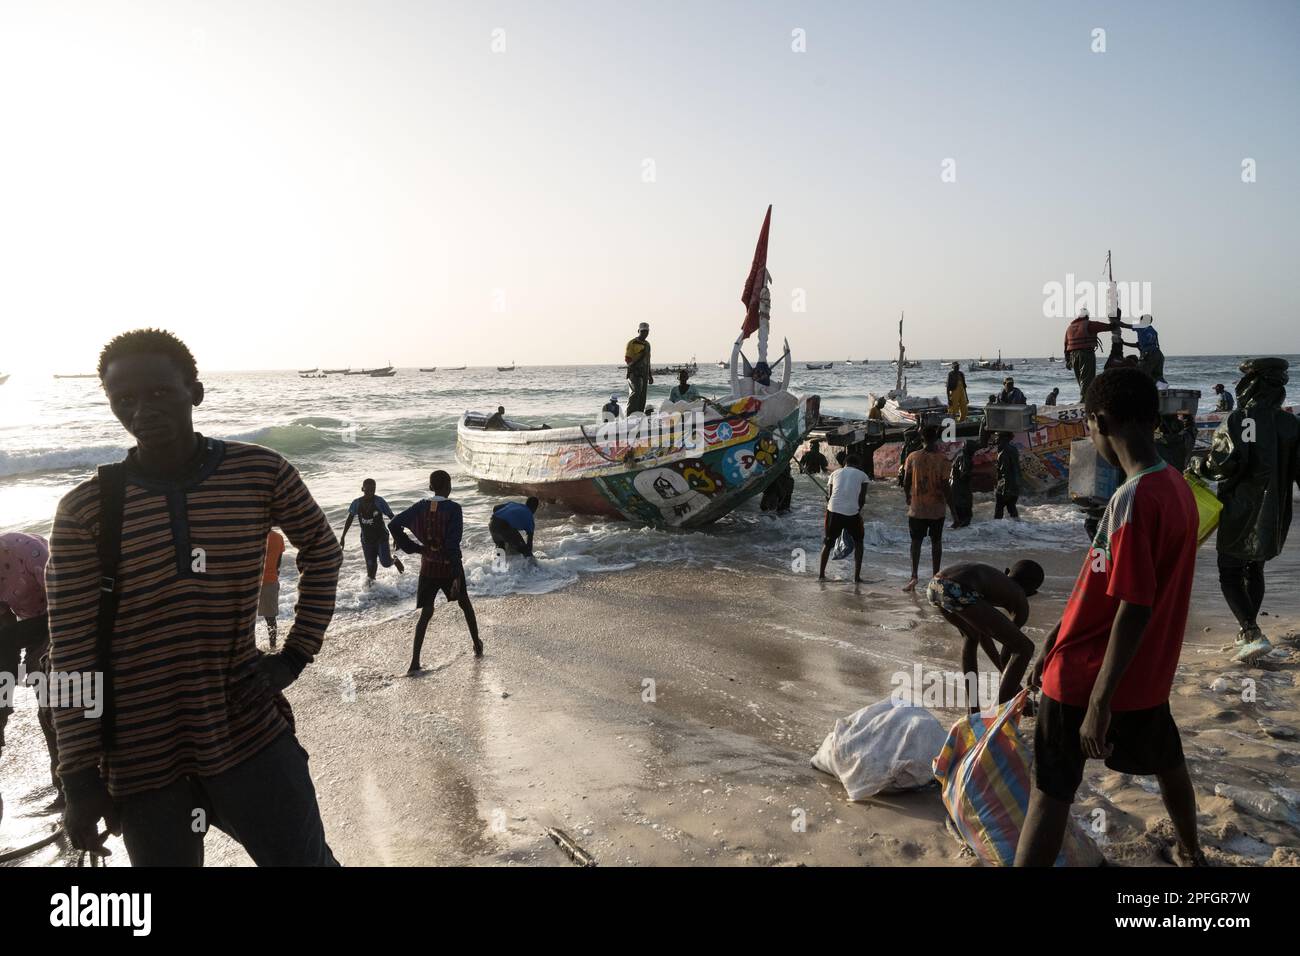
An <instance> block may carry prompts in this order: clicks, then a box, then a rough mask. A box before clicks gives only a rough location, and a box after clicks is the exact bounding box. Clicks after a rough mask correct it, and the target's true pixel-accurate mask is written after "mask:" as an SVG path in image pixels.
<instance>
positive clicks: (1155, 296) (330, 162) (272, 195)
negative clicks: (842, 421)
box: [0, 0, 1300, 372]
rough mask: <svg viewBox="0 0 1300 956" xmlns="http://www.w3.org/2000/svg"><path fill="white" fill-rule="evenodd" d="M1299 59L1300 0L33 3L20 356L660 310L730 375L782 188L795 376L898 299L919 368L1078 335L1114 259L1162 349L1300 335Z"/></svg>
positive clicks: (4, 354) (18, 359)
mask: <svg viewBox="0 0 1300 956" xmlns="http://www.w3.org/2000/svg"><path fill="white" fill-rule="evenodd" d="M1098 28H1100V29H1103V30H1105V36H1104V42H1105V52H1094V47H1095V46H1097V45H1098V40H1097V39H1096V38H1095V36H1094V30H1096V29H1098ZM800 46H802V47H803V48H804V49H803V51H802V52H799V51H798V49H797V48H798V47H800ZM1297 48H1300V4H1297V3H1295V2H1292V0H1284V2H1240V3H1217V4H1203V3H1186V2H1177V3H1174V2H1170V3H1142V4H1131V3H1113V4H1112V3H1056V2H1051V3H1049V2H1043V3H1009V2H1008V3H997V2H989V3H969V2H953V3H920V2H918V3H904V2H901V0H897V2H892V3H849V2H843V3H831V2H818V3H795V2H787V3H729V2H717V0H711V2H707V3H704V2H690V3H688V2H681V3H673V2H667V0H655V2H592V3H577V2H551V3H542V2H530V3H478V2H473V3H471V2H469V0H465V2H461V3H432V2H374V0H368V2H361V0H355V2H322V0H302V2H275V0H262V2H247V3H244V2H234V0H227V2H220V3H215V2H214V3H198V2H177V0H168V2H166V3H142V2H135V3H125V2H120V3H119V2H110V0H86V2H80V3H72V2H64V3H60V2H36V0H29V2H24V3H19V2H14V0H0V316H2V317H3V319H2V320H3V325H4V339H3V345H2V346H0V348H2V351H0V372H4V371H8V372H22V371H42V372H44V371H48V370H59V371H87V370H90V369H91V368H92V366H93V362H94V358H95V356H96V354H97V352H98V349H99V347H100V346H101V345H102V344H103V342H104V341H105V340H106V339H107V338H108V337H109V336H111V335H112V334H114V333H116V332H119V331H122V330H124V329H127V328H131V327H135V326H139V325H146V324H156V325H161V326H163V327H166V328H170V329H172V330H174V331H176V332H177V333H178V334H180V335H181V336H182V337H183V338H185V339H186V340H187V341H188V342H189V343H190V345H191V347H192V348H193V350H194V351H195V353H196V355H197V356H198V359H199V364H200V368H207V369H214V370H215V369H234V368H292V367H307V366H314V365H321V366H334V365H340V366H345V365H352V366H362V365H379V364H385V363H387V362H389V361H391V362H393V363H396V364H399V365H416V364H429V365H460V364H462V363H468V364H471V365H474V364H494V363H508V362H510V361H511V360H515V361H518V362H519V363H520V364H568V363H589V362H592V363H605V362H609V363H618V362H620V361H621V359H622V348H623V344H624V343H625V342H626V340H627V339H628V338H629V337H630V336H631V335H632V334H633V333H634V331H635V327H636V324H637V322H639V321H641V320H647V321H649V322H650V323H651V326H652V334H651V340H652V342H653V344H654V347H655V354H656V357H657V358H659V359H662V360H665V361H668V360H674V359H680V358H687V357H689V356H691V355H696V356H698V357H699V359H700V360H701V361H713V360H716V359H718V358H720V357H722V356H723V355H724V354H726V353H727V352H728V351H729V347H730V343H731V342H732V341H733V340H734V338H735V335H736V332H737V330H738V328H739V326H740V322H741V319H742V316H743V311H744V310H743V307H742V306H741V304H740V302H739V301H738V298H739V293H740V289H741V286H742V284H743V282H744V279H745V276H746V273H747V272H748V268H749V261H750V257H751V255H752V252H753V245H754V240H755V238H756V234H757V231H758V227H759V224H760V222H761V219H762V215H763V212H764V209H765V208H766V206H767V204H768V203H769V202H770V203H772V204H773V205H774V207H775V208H774V211H773V218H772V240H771V251H770V258H769V268H770V269H771V272H772V274H773V277H774V286H773V303H774V306H773V333H774V339H776V340H777V341H779V340H780V338H781V337H783V336H788V337H789V339H790V342H791V347H792V350H793V352H794V354H795V357H796V360H799V359H804V358H836V359H842V358H844V357H846V356H852V357H854V358H860V357H864V356H869V357H871V358H872V359H876V358H885V357H888V356H889V355H890V354H892V351H893V349H894V331H895V328H896V323H897V318H898V314H899V312H900V311H901V310H906V313H907V316H908V344H909V349H910V352H911V353H912V354H913V355H915V356H918V357H950V356H957V355H960V356H963V357H964V356H970V355H977V354H984V355H991V354H993V353H995V352H996V351H997V350H998V349H999V348H1001V349H1003V350H1005V351H1006V352H1007V354H1008V355H1011V354H1015V355H1046V354H1049V353H1056V354H1059V353H1060V346H1061V338H1062V335H1061V332H1062V326H1063V322H1062V321H1060V320H1058V319H1049V318H1045V317H1044V315H1043V310H1044V293H1043V288H1044V285H1045V284H1046V283H1050V282H1060V283H1062V284H1064V283H1065V282H1066V277H1067V274H1070V273H1073V274H1074V275H1075V276H1076V277H1077V280H1079V281H1085V280H1086V281H1095V280H1098V279H1100V272H1101V267H1102V262H1103V260H1104V258H1105V254H1106V250H1107V249H1108V248H1110V249H1113V250H1114V256H1115V264H1116V269H1117V276H1116V277H1117V278H1121V279H1124V280H1133V281H1140V282H1149V283H1150V289H1151V301H1150V304H1149V311H1151V312H1152V313H1153V314H1154V315H1155V318H1156V322H1157V327H1158V328H1159V329H1160V332H1161V338H1162V342H1163V344H1164V346H1165V350H1166V351H1167V352H1169V353H1171V354H1190V353H1207V352H1245V351H1279V352H1300V322H1297V319H1296V308H1295V303H1296V299H1297V295H1296V291H1297V283H1298V282H1300V279H1298V278H1297V277H1298V276H1300V269H1297V265H1296V259H1297V253H1298V251H1300V250H1298V247H1300V244H1298V243H1297V230H1298V226H1297V223H1300V134H1298V132H1297V127H1298V124H1300V65H1298V63H1300V57H1297V54H1296V51H1297ZM948 160H952V161H954V162H953V163H949V164H946V161H948ZM1244 160H1253V161H1254V170H1255V177H1256V181H1255V182H1251V183H1246V182H1243V181H1242V179H1243V161H1244ZM945 170H947V171H948V172H949V173H951V172H954V171H955V181H953V182H945V181H944V178H945V177H944V173H945ZM949 178H951V176H950V177H949ZM800 290H801V291H800ZM800 296H801V297H802V302H803V303H804V306H805V308H804V310H803V311H798V310H797V306H798V304H799V299H800Z"/></svg>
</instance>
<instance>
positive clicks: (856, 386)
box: [0, 356, 1295, 619]
mask: <svg viewBox="0 0 1300 956" xmlns="http://www.w3.org/2000/svg"><path fill="white" fill-rule="evenodd" d="M859 358H860V357H859ZM1243 358H1244V356H1210V357H1177V358H1169V359H1168V360H1167V362H1166V377H1167V378H1168V379H1169V381H1170V384H1171V385H1172V386H1174V387H1180V388H1198V389H1200V390H1201V392H1202V396H1201V404H1202V407H1203V408H1204V409H1207V410H1208V409H1210V408H1212V407H1213V405H1214V400H1215V399H1214V396H1213V394H1212V392H1211V391H1210V389H1211V386H1212V385H1213V384H1214V383H1215V382H1223V383H1225V384H1227V385H1228V386H1229V387H1232V385H1233V384H1234V383H1235V382H1236V379H1237V377H1238V374H1237V371H1236V369H1237V365H1238V364H1239V363H1240V362H1241V361H1242V359H1243ZM805 361H807V362H821V361H832V359H805V360H801V361H798V362H796V364H795V370H794V373H793V378H792V386H791V387H792V388H793V389H794V390H795V391H797V392H799V393H810V394H818V395H820V396H821V397H822V408H823V410H825V411H843V412H848V413H852V414H857V415H860V416H865V414H866V410H867V407H868V399H867V396H868V394H869V393H871V392H877V393H880V392H883V391H884V390H886V389H888V388H892V387H893V384H894V370H893V367H892V366H890V365H889V364H888V362H887V360H873V361H871V362H870V363H869V364H867V365H866V366H863V365H861V364H854V365H845V364H844V363H843V360H842V359H834V361H835V367H834V368H833V369H830V370H823V371H809V370H807V369H805V368H804V363H805ZM960 361H961V363H962V368H963V369H965V367H966V365H967V363H968V362H969V361H970V360H969V358H962V359H960ZM1015 361H1016V368H1015V371H1014V372H1013V373H1011V374H1013V375H1014V377H1015V379H1016V384H1017V385H1019V386H1020V388H1022V389H1023V390H1024V392H1025V394H1026V395H1027V397H1028V398H1029V400H1030V401H1031V402H1041V401H1042V400H1043V398H1044V397H1045V396H1046V394H1047V392H1048V391H1049V390H1050V389H1051V388H1052V387H1053V386H1060V388H1061V392H1062V396H1061V397H1062V400H1063V401H1070V400H1073V399H1074V398H1075V396H1076V394H1077V390H1076V386H1075V384H1074V380H1073V377H1072V376H1071V374H1070V373H1069V371H1068V370H1067V369H1065V368H1064V366H1063V365H1062V364H1061V363H1060V362H1057V363H1054V364H1053V363H1049V362H1048V361H1047V360H1046V359H1043V358H1037V359H1027V360H1021V359H1016V360H1015ZM1294 361H1295V360H1294V359H1293V363H1294ZM1022 362H1023V363H1024V364H1021V363H1022ZM946 375H947V366H946V365H943V364H941V363H940V362H939V361H935V360H926V361H924V363H923V365H922V367H921V368H919V369H911V370H909V371H908V387H909V391H910V392H911V394H913V395H942V394H943V390H944V381H945V378H946ZM1002 377H1003V373H999V372H969V371H968V372H967V373H966V378H967V384H968V388H969V391H970V395H971V401H972V403H973V404H982V403H983V401H984V400H985V399H986V397H987V393H992V392H996V391H997V390H998V389H999V388H1000V387H1001V381H1002ZM201 378H202V380H203V382H204V385H205V387H206V397H205V399H204V402H203V404H202V405H201V406H200V407H199V408H197V409H196V410H195V423H196V427H197V428H198V429H199V430H200V431H201V432H203V433H204V434H206V435H211V436H214V437H218V438H228V439H237V440H240V441H249V442H256V443H258V444H262V445H266V446H269V447H271V448H274V449H275V450H277V451H279V452H280V453H282V454H283V455H285V456H286V457H287V458H289V459H290V460H291V461H292V462H293V463H294V464H295V465H296V466H297V467H298V469H299V471H300V472H301V473H302V475H303V477H304V478H305V480H306V481H307V483H308V485H309V486H310V488H311V490H312V493H313V494H314V495H315V497H316V499H317V501H319V502H320V504H321V506H322V507H323V508H324V509H325V512H326V514H327V515H328V516H329V518H330V520H331V522H332V523H333V525H334V527H335V528H336V530H341V529H342V526H343V521H344V518H345V516H346V512H347V505H348V503H349V502H350V501H351V500H352V499H353V498H354V497H356V496H357V495H359V494H360V486H361V481H362V479H364V478H374V479H375V480H376V482H377V483H378V485H379V494H380V495H382V496H383V497H385V498H386V499H387V500H388V502H389V504H390V505H392V507H393V509H394V510H395V511H397V510H400V509H401V508H403V507H405V506H406V505H408V504H410V503H412V502H413V501H415V500H417V499H418V498H419V497H421V496H422V495H423V494H425V493H426V489H427V482H428V475H429V472H430V471H431V470H433V469H435V468H443V469H446V470H448V471H449V472H451V474H452V477H453V492H452V494H453V497H455V498H456V499H458V500H459V501H461V503H462V505H463V506H464V507H465V511H466V540H465V558H466V561H465V564H466V570H467V573H468V575H469V580H470V587H471V592H472V593H474V594H489V595H491V594H505V593H512V592H516V593H520V592H521V593H542V592H546V591H551V590H555V589H556V588H559V587H563V586H565V585H567V584H569V583H572V582H573V581H575V580H577V577H578V575H579V574H582V573H596V572H606V573H616V572H618V571H619V570H622V569H626V568H629V567H632V566H635V565H636V564H639V563H647V562H660V563H672V564H685V565H689V566H698V567H701V568H716V569H722V570H726V571H732V572H743V571H745V570H747V569H749V568H752V567H754V566H755V565H758V566H761V567H764V568H769V569H778V568H788V567H789V566H790V565H791V562H792V561H793V560H795V557H796V555H795V551H796V549H805V550H806V551H807V553H808V560H809V561H810V562H813V563H814V565H813V566H814V567H815V560H816V549H817V548H818V547H819V546H820V535H821V514H822V509H823V507H824V503H823V499H822V497H821V493H820V491H819V490H818V489H817V488H816V487H814V486H813V484H812V482H811V481H810V480H809V479H808V478H805V477H802V476H801V477H799V478H798V479H797V480H796V491H795V499H794V509H793V511H792V512H791V513H790V514H788V515H786V516H784V517H780V518H778V517H776V516H774V515H767V514H763V513H761V512H760V511H759V509H758V501H757V499H754V500H752V501H750V502H749V503H747V504H746V505H745V506H743V507H741V508H740V509H738V510H737V511H735V512H733V513H732V514H731V515H729V516H728V517H727V518H724V519H723V520H722V521H720V522H718V523H717V524H715V525H714V526H712V527H711V528H709V529H707V530H704V531H696V532H669V531H656V530H651V529H647V528H640V527H635V526H631V525H629V524H627V523H625V522H619V521H608V520H604V519H596V518H591V517H587V516H582V515H573V514H570V513H567V512H564V511H562V510H559V509H556V508H554V507H550V506H544V507H543V509H542V512H541V513H540V514H539V522H538V534H537V543H538V557H539V562H540V566H539V567H538V568H536V569H529V568H527V567H526V566H525V565H524V564H523V562H521V561H518V560H516V561H514V562H510V563H509V564H508V566H507V567H506V568H505V569H504V570H498V569H494V567H493V560H492V559H493V554H494V551H493V548H492V544H491V539H490V538H489V537H488V534H487V521H488V516H489V515H490V514H491V510H492V505H493V504H496V503H497V502H498V501H499V500H501V499H499V498H495V497H491V496H488V495H485V494H482V493H480V492H479V491H478V489H477V486H476V484H475V482H473V481H472V480H471V479H470V478H468V477H467V476H466V475H464V474H463V473H461V472H460V471H459V469H458V467H457V465H456V461H455V444H456V423H457V421H458V420H459V418H460V415H461V414H462V413H463V412H464V411H465V410H467V409H473V410H489V411H490V410H494V409H495V408H496V406H497V405H504V406H505V407H506V411H507V414H508V415H509V416H510V417H511V418H515V419H519V420H523V421H529V422H533V423H542V422H546V423H548V424H550V425H552V426H555V427H559V426H561V425H572V424H578V423H580V422H588V421H595V419H596V415H597V413H598V411H599V409H600V407H601V406H602V405H603V404H604V403H605V402H606V401H607V400H608V398H609V396H610V395H611V394H614V393H618V394H619V395H620V396H622V395H625V394H626V381H625V379H624V378H623V374H622V371H621V369H620V368H619V367H616V366H615V365H614V364H610V365H602V366H570V367H560V366H550V367H527V366H523V367H520V368H519V369H517V370H516V371H515V372H513V373H502V372H497V371H496V369H495V368H470V369H466V370H464V371H454V372H453V371H441V370H440V371H437V372H432V373H422V372H419V371H416V370H415V369H399V371H398V374H397V375H396V376H395V377H393V378H383V379H373V378H369V377H365V376H347V377H345V376H341V375H332V376H330V377H328V378H324V379H300V378H299V377H298V375H297V373H296V372H295V371H293V370H288V371H282V372H213V373H204V374H202V376H201ZM726 378H727V372H726V370H725V369H721V368H718V367H717V366H716V365H715V364H714V363H708V364H707V365H706V364H701V366H700V370H699V372H698V373H697V375H696V376H695V378H694V379H693V382H694V383H695V384H696V385H697V386H698V387H699V388H700V389H701V391H703V392H704V393H705V394H706V395H721V394H722V393H723V392H724V391H725V387H724V386H725V382H726ZM674 382H675V379H673V378H670V377H668V376H663V377H660V379H659V380H657V381H656V383H655V384H654V385H652V386H651V395H650V403H651V404H652V405H653V404H658V403H659V402H662V401H664V400H665V399H666V397H667V393H668V389H669V388H670V387H671V386H672V384H674ZM129 444H130V442H129V440H128V438H127V436H126V434H125V432H123V431H122V429H121V427H120V426H119V425H118V423H117V421H116V420H115V419H114V418H113V417H112V414H111V413H110V411H109V409H108V405H107V402H106V401H105V399H104V396H103V393H102V391H101V390H100V387H99V382H98V380H96V379H54V378H52V377H50V376H48V375H41V376H27V375H24V374H22V372H21V371H16V372H14V374H13V375H12V376H11V377H10V379H9V381H8V382H7V383H6V384H4V385H2V386H0V530H4V531H28V532H33V533H37V534H43V535H48V533H49V529H50V523H51V521H52V518H53V515H54V511H55V508H56V506H57V504H58V501H59V498H60V497H61V496H62V495H63V494H65V493H66V492H67V491H69V490H70V489H71V488H72V487H73V486H75V485H76V484H77V483H78V482H80V481H83V480H85V479H86V478H87V477H89V476H90V475H91V474H92V473H93V472H94V468H95V466H96V465H97V464H100V463H102V462H107V461H113V460H117V459H120V458H121V457H122V456H123V455H124V454H125V453H126V450H127V448H128V447H129ZM985 497H987V496H977V510H976V523H975V524H974V525H972V526H971V527H970V528H968V529H963V530H961V531H956V532H949V533H948V534H945V543H946V546H947V547H948V548H949V549H950V550H951V551H953V552H954V553H955V552H958V551H962V552H975V551H999V552H1000V551H1005V550H1007V549H1009V548H1017V547H1020V548H1044V549H1072V548H1075V547H1077V546H1078V542H1079V539H1080V535H1081V534H1082V531H1081V524H1082V518H1081V517H1080V515H1079V514H1078V513H1077V511H1076V509H1075V508H1074V507H1073V506H1071V505H1070V504H1069V502H1068V501H1067V500H1065V499H1063V498H1061V497H1056V498H1046V499H1042V500H1038V501H1035V500H1032V499H1031V500H1028V501H1025V502H1023V503H1022V508H1021V510H1022V515H1023V517H1024V519H1025V520H1023V521H1022V522H1020V523H1018V524H1017V523H1012V522H1007V521H1003V522H996V523H995V522H991V521H984V520H980V519H981V518H982V517H983V516H984V513H985V512H987V511H989V509H990V508H991V505H990V504H989V503H988V502H986V501H983V498H985ZM904 514H905V512H904V506H903V500H902V495H901V493H899V492H898V491H897V490H896V488H895V487H894V486H893V485H892V484H885V485H879V486H877V487H875V488H873V489H872V491H871V492H869V494H868V505H867V512H866V518H867V543H868V548H869V549H871V550H874V551H878V552H881V553H882V554H883V555H891V556H897V557H898V558H900V559H901V558H902V556H903V555H905V554H906V553H907V544H908V541H907V529H906V521H905V517H904ZM359 541H360V537H359V534H358V533H357V529H356V528H353V530H352V531H351V532H350V533H349V540H348V550H347V553H346V557H345V563H344V568H343V574H342V577H341V579H340V589H339V614H340V615H341V616H342V617H343V618H345V619H346V618H349V617H352V618H365V619H373V618H375V617H376V616H388V615H390V614H396V613H399V612H404V611H406V610H407V609H409V607H410V601H409V600H408V599H410V598H412V597H413V595H414V592H415V576H414V574H412V573H409V572H408V574H407V575H405V576H404V577H401V578H399V577H398V576H397V574H396V573H395V571H394V570H392V569H389V570H382V569H381V572H380V575H379V580H378V582H377V583H376V585H375V586H374V587H370V588H368V587H366V586H365V571H364V565H363V563H362V561H361V555H360V549H359ZM840 564H841V563H839V562H835V563H833V565H835V566H837V567H836V570H835V573H836V574H839V575H844V574H846V573H850V572H851V569H847V568H842V567H838V565H840ZM882 564H885V565H888V566H889V567H890V568H891V569H893V568H894V566H895V565H898V566H899V568H898V570H900V571H901V570H902V564H903V562H902V561H901V560H893V558H889V559H888V560H886V561H884V562H882ZM294 578H295V572H294V570H293V567H292V563H291V561H288V560H286V562H285V570H284V573H283V582H284V585H285V586H284V587H283V588H282V595H283V604H284V607H283V609H282V613H283V615H284V616H286V617H288V616H289V613H290V608H291V607H292V602H293V582H294Z"/></svg>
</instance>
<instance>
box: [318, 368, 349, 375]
mask: <svg viewBox="0 0 1300 956" xmlns="http://www.w3.org/2000/svg"><path fill="white" fill-rule="evenodd" d="M323 371H324V373H325V374H326V375H349V374H351V372H352V369H350V368H327V369H324V370H323Z"/></svg>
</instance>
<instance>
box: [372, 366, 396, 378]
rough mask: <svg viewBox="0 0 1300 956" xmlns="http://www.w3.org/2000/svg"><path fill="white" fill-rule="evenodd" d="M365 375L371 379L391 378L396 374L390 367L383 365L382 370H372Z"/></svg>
mask: <svg viewBox="0 0 1300 956" xmlns="http://www.w3.org/2000/svg"><path fill="white" fill-rule="evenodd" d="M366 374H367V375H369V376H370V377H371V378H392V377H393V376H394V375H396V374H397V369H395V368H393V367H392V366H391V365H385V366H384V367H383V368H372V369H371V370H370V371H369V372H367V373H366Z"/></svg>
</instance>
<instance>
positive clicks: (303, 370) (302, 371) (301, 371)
mask: <svg viewBox="0 0 1300 956" xmlns="http://www.w3.org/2000/svg"><path fill="white" fill-rule="evenodd" d="M319 371H320V369H318V368H300V369H298V374H299V375H314V374H315V373H316V372H319Z"/></svg>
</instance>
